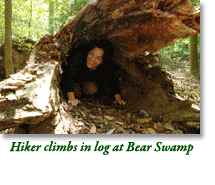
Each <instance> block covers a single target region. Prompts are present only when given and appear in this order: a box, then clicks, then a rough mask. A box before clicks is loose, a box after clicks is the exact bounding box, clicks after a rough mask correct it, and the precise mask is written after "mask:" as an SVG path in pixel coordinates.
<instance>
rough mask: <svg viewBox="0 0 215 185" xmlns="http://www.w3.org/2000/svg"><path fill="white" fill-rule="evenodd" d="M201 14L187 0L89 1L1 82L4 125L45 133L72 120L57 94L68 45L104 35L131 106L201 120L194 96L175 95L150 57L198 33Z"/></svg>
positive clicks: (168, 116) (168, 118)
mask: <svg viewBox="0 0 215 185" xmlns="http://www.w3.org/2000/svg"><path fill="white" fill-rule="evenodd" d="M199 20H200V10H199V8H196V7H194V6H193V5H192V4H190V3H189V2H188V1H187V0H174V1H173V0H168V1H164V0H141V1H137V0H136V1H135V0H127V1H122V0H114V1H112V0H99V1H97V3H94V4H89V5H88V6H87V7H86V8H85V9H83V10H82V11H81V12H80V13H79V14H78V15H77V16H76V17H75V18H74V19H73V20H72V21H71V22H69V23H67V24H66V25H64V26H62V27H61V29H60V30H59V31H58V32H57V34H56V35H55V36H53V35H45V36H43V37H42V38H41V39H40V41H39V42H38V43H37V44H36V47H35V48H34V50H33V52H32V54H31V56H30V58H29V60H28V62H27V65H26V66H25V68H24V69H23V70H22V71H21V72H19V73H17V74H15V75H12V76H11V78H10V79H7V80H4V81H2V82H1V83H0V93H1V95H0V130H1V129H6V128H11V127H17V126H19V125H21V124H30V125H31V128H33V127H39V129H37V131H35V129H33V130H34V131H31V132H30V133H46V131H39V130H41V129H42V130H43V129H45V126H44V125H46V124H49V125H50V122H52V125H54V126H53V127H54V128H52V129H51V130H52V131H50V132H49V133H56V132H55V131H54V130H55V128H56V125H61V124H63V123H67V122H68V124H72V120H73V119H71V120H70V118H69V117H68V116H65V114H66V113H65V114H62V113H60V105H62V103H63V101H64V100H62V99H60V95H59V91H60V90H59V81H60V77H59V76H60V74H61V70H60V65H61V64H62V62H66V61H65V57H66V55H67V53H68V51H69V50H71V49H75V48H77V47H78V46H79V44H80V43H82V42H83V41H84V42H86V41H90V40H92V39H100V38H107V39H109V40H110V41H112V42H114V43H115V44H116V45H117V48H118V50H119V53H120V58H119V59H118V61H117V63H118V64H119V66H120V69H121V78H122V85H121V91H122V97H123V99H125V100H126V101H127V105H128V106H129V107H138V108H140V109H143V110H145V111H146V112H147V113H149V114H150V115H156V116H162V117H163V118H164V119H165V120H166V121H167V122H171V121H174V120H175V119H176V118H177V116H178V115H181V119H180V120H183V121H185V120H186V121H199V120H200V114H199V112H197V111H195V110H194V109H193V108H192V107H191V106H192V102H187V101H179V100H178V99H177V98H176V96H175V93H174V86H173V82H172V80H171V78H170V76H169V75H168V73H167V72H166V71H165V70H164V69H163V68H162V66H161V65H160V64H159V63H158V62H156V61H155V62H152V58H153V57H151V56H153V55H152V53H153V52H156V51H159V50H160V49H161V48H163V47H166V46H169V45H172V44H174V43H175V41H176V40H177V39H179V38H186V37H189V36H191V35H193V34H197V33H199V32H200V24H199V23H200V21H199ZM27 75H28V76H27ZM25 78H26V79H25ZM27 78H30V79H31V80H28V79H27ZM185 108H186V115H185V113H184V110H185ZM61 112H62V111H61ZM183 115H184V116H183ZM187 115H190V116H187ZM62 120H64V121H62ZM68 120H69V121H68ZM58 123H61V124H58ZM33 125H34V126H33ZM72 125H73V124H72ZM61 126H62V125H61ZM73 126H74V125H73ZM59 127H60V126H59ZM29 130H31V129H30V128H29ZM57 133H66V132H65V130H64V131H62V132H57ZM67 133H76V131H74V132H73V131H68V132H67Z"/></svg>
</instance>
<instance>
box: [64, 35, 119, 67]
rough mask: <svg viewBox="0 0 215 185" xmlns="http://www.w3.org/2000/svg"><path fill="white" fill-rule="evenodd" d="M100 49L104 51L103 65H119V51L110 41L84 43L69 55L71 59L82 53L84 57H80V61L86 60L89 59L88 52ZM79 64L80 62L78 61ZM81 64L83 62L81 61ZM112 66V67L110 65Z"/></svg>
mask: <svg viewBox="0 0 215 185" xmlns="http://www.w3.org/2000/svg"><path fill="white" fill-rule="evenodd" d="M95 47H98V48H100V49H102V50H103V51H104V56H103V63H104V64H106V63H109V64H110V63H115V64H116V63H117V62H116V61H117V60H118V59H119V56H120V55H119V51H118V49H117V46H116V44H115V43H114V42H112V41H110V40H108V39H104V38H102V39H94V40H91V41H89V42H82V43H80V44H79V45H78V47H77V48H75V49H72V50H71V51H70V52H69V53H68V54H69V55H70V57H69V58H70V59H71V57H72V56H74V55H75V54H77V53H81V55H82V57H79V59H80V60H84V59H86V58H87V55H88V52H89V51H91V50H92V49H93V48H95ZM79 56H80V54H79ZM68 62H70V61H68ZM77 62H78V61H77ZM79 62H81V61H79ZM109 66H110V65H109Z"/></svg>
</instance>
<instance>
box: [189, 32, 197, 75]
mask: <svg viewBox="0 0 215 185" xmlns="http://www.w3.org/2000/svg"><path fill="white" fill-rule="evenodd" d="M197 42H198V35H197V34H196V35H192V36H191V37H190V73H191V74H193V75H195V74H197V73H199V64H198V49H197V44H198V43H197Z"/></svg>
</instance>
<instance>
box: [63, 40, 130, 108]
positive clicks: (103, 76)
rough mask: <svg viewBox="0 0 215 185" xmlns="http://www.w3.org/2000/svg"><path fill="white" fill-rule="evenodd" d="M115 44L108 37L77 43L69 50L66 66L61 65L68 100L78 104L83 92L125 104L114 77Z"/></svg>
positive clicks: (115, 66) (75, 104) (115, 69)
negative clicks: (77, 45) (106, 38)
mask: <svg viewBox="0 0 215 185" xmlns="http://www.w3.org/2000/svg"><path fill="white" fill-rule="evenodd" d="M114 49H115V47H114V45H113V44H112V43H111V42H110V41H107V40H93V41H91V42H89V43H84V44H80V46H79V47H77V48H76V49H74V50H71V51H70V52H69V53H68V57H67V65H65V64H64V66H62V69H63V79H62V82H61V87H62V89H63V91H65V92H64V93H66V96H67V98H68V103H69V104H71V105H73V106H77V105H78V104H79V103H81V101H80V100H79V99H77V98H80V97H81V95H82V94H83V93H85V94H87V95H91V96H92V95H94V96H95V95H96V94H97V95H98V94H100V95H102V96H109V95H111V96H112V97H113V96H114V97H115V102H114V103H118V104H120V105H125V104H126V102H125V101H124V100H122V98H121V95H120V87H119V79H118V78H117V75H116V72H117V69H118V68H117V65H116V63H115V60H116V57H117V56H116V52H115V51H114Z"/></svg>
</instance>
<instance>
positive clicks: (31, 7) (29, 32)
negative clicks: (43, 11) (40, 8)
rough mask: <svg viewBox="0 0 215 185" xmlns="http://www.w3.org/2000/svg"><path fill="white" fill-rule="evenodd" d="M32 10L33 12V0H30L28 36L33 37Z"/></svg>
mask: <svg viewBox="0 0 215 185" xmlns="http://www.w3.org/2000/svg"><path fill="white" fill-rule="evenodd" d="M32 12H33V5H32V0H31V1H30V20H29V30H28V37H29V38H30V37H31V22H32Z"/></svg>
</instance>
